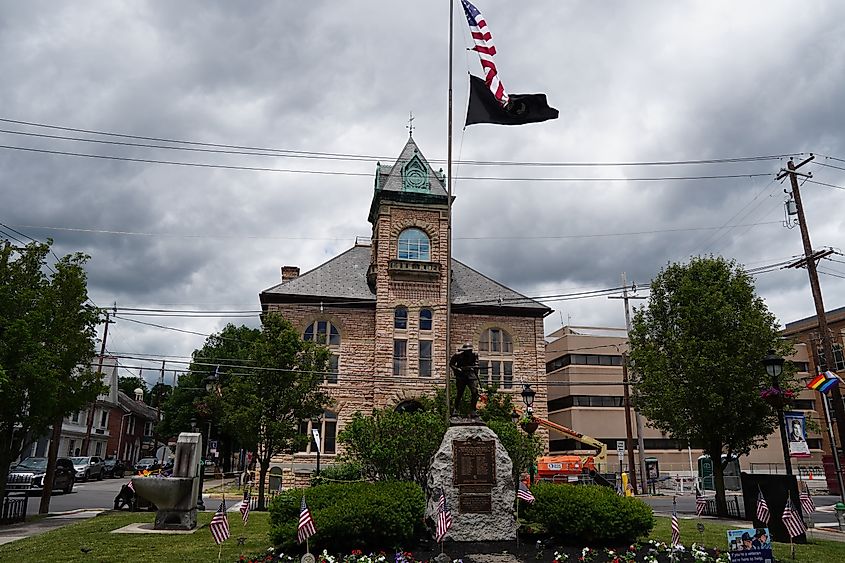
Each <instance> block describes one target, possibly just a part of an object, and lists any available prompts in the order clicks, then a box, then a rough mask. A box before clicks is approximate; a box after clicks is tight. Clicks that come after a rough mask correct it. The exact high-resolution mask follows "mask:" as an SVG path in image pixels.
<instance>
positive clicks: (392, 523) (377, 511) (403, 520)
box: [270, 481, 425, 552]
mask: <svg viewBox="0 0 845 563" xmlns="http://www.w3.org/2000/svg"><path fill="white" fill-rule="evenodd" d="M303 495H305V501H306V503H307V504H308V508H309V510H310V511H311V515H312V517H313V518H314V524H315V526H316V528H317V533H316V535H314V536H313V537H312V538H311V545H312V546H313V545H316V546H331V548H332V550H334V551H336V552H337V551H343V552H346V551H351V550H353V549H363V550H379V549H394V548H396V547H397V546H413V545H414V544H415V543H416V541H417V539H418V538H422V537H423V536H424V533H425V529H424V527H423V514H424V513H425V495H424V494H423V491H422V489H421V488H420V487H419V485H417V484H416V483H408V482H402V481H381V482H376V483H365V482H357V483H329V484H325V485H317V486H314V487H310V488H308V489H304V490H296V489H294V490H288V491H285V492H283V493H281V494H279V495H277V496H276V497H275V498H274V499H273V501H272V502H271V503H270V539H271V541H272V542H273V543H274V544H275V545H276V546H277V547H280V548H282V549H283V550H287V551H291V552H294V551H295V550H300V549H301V548H302V546H300V545H299V544H297V543H296V528H297V525H298V524H299V511H300V503H301V502H302V496H303Z"/></svg>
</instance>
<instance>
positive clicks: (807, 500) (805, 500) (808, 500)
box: [798, 493, 816, 514]
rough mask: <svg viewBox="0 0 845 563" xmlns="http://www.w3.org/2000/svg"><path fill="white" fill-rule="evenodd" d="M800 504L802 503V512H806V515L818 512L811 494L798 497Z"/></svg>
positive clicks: (802, 494)
mask: <svg viewBox="0 0 845 563" xmlns="http://www.w3.org/2000/svg"><path fill="white" fill-rule="evenodd" d="M798 502H800V503H801V510H803V511H804V514H812V513H813V512H815V511H816V503H814V502H813V497H811V496H810V493H801V494H800V495H799V496H798Z"/></svg>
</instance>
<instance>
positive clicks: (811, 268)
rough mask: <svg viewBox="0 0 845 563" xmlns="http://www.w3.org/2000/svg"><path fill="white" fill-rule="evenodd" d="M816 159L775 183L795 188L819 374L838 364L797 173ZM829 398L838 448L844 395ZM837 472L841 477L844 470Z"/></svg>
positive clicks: (844, 422)
mask: <svg viewBox="0 0 845 563" xmlns="http://www.w3.org/2000/svg"><path fill="white" fill-rule="evenodd" d="M815 158H816V157H815V156H814V155H813V154H812V153H811V154H810V156H809V157H808V158H806V159H804V160H803V161H801V162H800V163H799V164H798V165H795V163H794V162H793V161H792V159H789V162H787V163H786V169H785V170H783V169H781V172H780V173H779V174H778V175H777V178H776V179H778V180H780V179H782V178H785V177H786V176H789V182H790V184H791V185H792V196H793V197H794V198H795V207H796V210H797V212H798V226H799V227H800V228H801V243H802V244H803V246H804V259H803V260H800V261H799V262H796V263H795V264H791V265H790V266H793V267H799V266H801V265H805V266H806V268H807V275H808V276H809V278H810V289H811V290H812V292H813V303H814V304H815V307H816V318H817V319H818V323H819V332H820V336H821V341H822V350H823V351H824V357H823V358H822V359H823V360H824V363H825V365H824V366H817V367H818V368H819V370H818V371H819V372H823V371H825V370H830V371H834V368H835V367H836V364H835V363H834V360H833V344H832V342H831V339H830V330H829V329H828V327H827V316H826V315H825V309H824V301H823V300H822V290H821V286H820V285H819V274H818V272H817V271H816V260H817V257H815V256H814V253H813V245H812V243H811V242H810V232H809V229H808V227H807V220H806V218H805V216H804V204H803V203H802V201H801V190H800V189H799V185H798V175H799V174H801V173H800V172H797V170H798V169H799V168H801V167H802V166H804V165H805V164H807V163H809V162H811V161H812V160H814V159H815ZM802 175H803V174H802ZM830 395H831V397H832V402H833V413H834V415H835V418H836V428H837V430H838V432H839V444H842V440H843V438H845V404H843V402H842V393H841V392H840V391H839V387H838V386H834V387H833V388H832V389H831V390H830ZM830 447H831V450H832V452H831V453H832V454H833V458H834V459H835V460H836V462H837V465H838V462H839V449H838V448H837V447H836V443H835V442H831V444H830ZM837 471H838V473H839V474H840V475H841V470H837ZM840 478H841V477H840ZM843 494H845V492H843Z"/></svg>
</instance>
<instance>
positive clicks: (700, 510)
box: [695, 491, 707, 516]
mask: <svg viewBox="0 0 845 563" xmlns="http://www.w3.org/2000/svg"><path fill="white" fill-rule="evenodd" d="M705 510H707V499H706V498H704V495H702V494H701V493H699V492H698V491H696V492H695V514H696V515H697V516H701V515H702V514H704V511H705Z"/></svg>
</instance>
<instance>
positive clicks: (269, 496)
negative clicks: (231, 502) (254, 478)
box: [244, 489, 281, 510]
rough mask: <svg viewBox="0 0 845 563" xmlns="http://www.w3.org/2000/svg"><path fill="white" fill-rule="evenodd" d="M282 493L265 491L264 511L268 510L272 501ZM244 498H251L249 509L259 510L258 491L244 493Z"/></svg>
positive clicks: (249, 490) (248, 490)
mask: <svg viewBox="0 0 845 563" xmlns="http://www.w3.org/2000/svg"><path fill="white" fill-rule="evenodd" d="M280 492H281V491H277V490H269V491H268V490H265V491H264V510H267V507H268V506H270V501H271V500H273V499H274V498H276V495H278V494H279V493H280ZM244 498H249V509H250V510H258V491H255V492H254V494H253V491H252V490H251V489H247V490H245V491H244Z"/></svg>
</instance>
